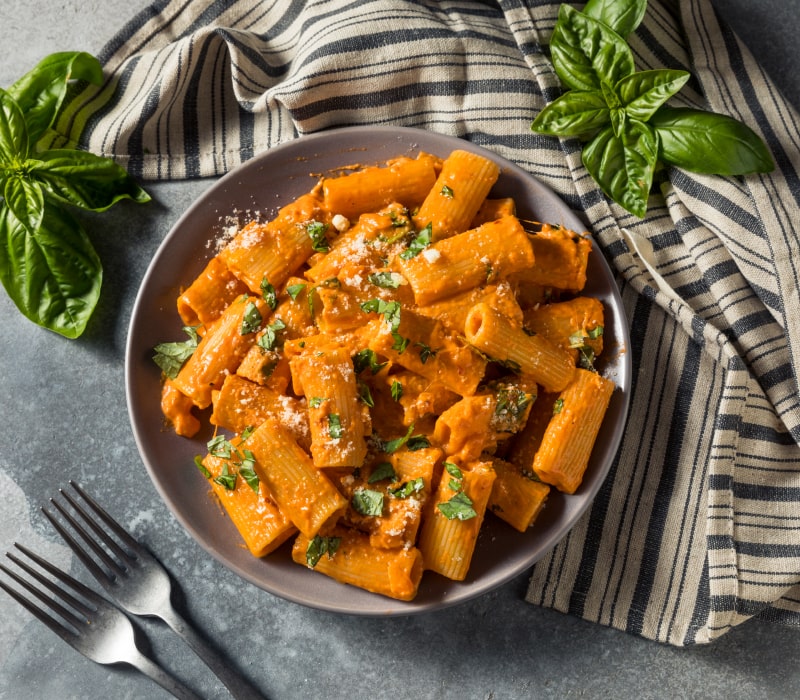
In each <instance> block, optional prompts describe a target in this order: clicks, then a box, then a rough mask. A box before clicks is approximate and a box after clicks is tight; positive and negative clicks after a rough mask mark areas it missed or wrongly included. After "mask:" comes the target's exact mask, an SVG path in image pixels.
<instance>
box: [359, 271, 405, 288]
mask: <svg viewBox="0 0 800 700" xmlns="http://www.w3.org/2000/svg"><path fill="white" fill-rule="evenodd" d="M367 279H368V280H369V281H370V282H371V283H372V284H374V285H375V286H376V287H382V288H384V289H397V288H398V287H399V286H400V285H401V284H402V283H403V278H402V277H401V276H400V275H399V274H397V273H396V272H373V273H372V274H371V275H369V277H368V278H367Z"/></svg>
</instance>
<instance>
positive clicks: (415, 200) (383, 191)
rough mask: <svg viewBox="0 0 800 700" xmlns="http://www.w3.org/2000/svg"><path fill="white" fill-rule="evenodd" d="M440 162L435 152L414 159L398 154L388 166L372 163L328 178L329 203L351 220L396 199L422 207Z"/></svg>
mask: <svg viewBox="0 0 800 700" xmlns="http://www.w3.org/2000/svg"><path fill="white" fill-rule="evenodd" d="M436 163H437V160H436V159H435V158H433V157H432V156H429V155H425V154H421V155H420V156H419V157H418V158H413V159H412V158H397V159H395V160H392V161H390V162H389V163H388V164H387V165H386V166H385V167H379V166H370V167H366V168H363V169H361V170H357V171H356V172H353V173H350V174H349V175H344V176H342V177H330V178H325V179H324V180H323V181H322V192H323V199H324V202H325V207H326V209H327V210H328V211H329V212H330V213H331V214H333V215H336V214H339V215H340V216H344V217H346V218H347V219H349V220H351V221H353V220H355V219H357V218H358V217H359V215H361V214H364V213H367V212H376V211H379V210H381V209H383V208H384V207H385V206H387V205H388V204H391V203H393V202H398V203H400V204H402V205H403V206H405V207H408V208H409V209H412V208H414V207H418V206H419V205H420V204H421V203H422V201H423V200H424V199H425V197H426V196H427V194H428V192H429V191H430V189H431V187H433V183H434V182H435V181H436V170H435V166H436Z"/></svg>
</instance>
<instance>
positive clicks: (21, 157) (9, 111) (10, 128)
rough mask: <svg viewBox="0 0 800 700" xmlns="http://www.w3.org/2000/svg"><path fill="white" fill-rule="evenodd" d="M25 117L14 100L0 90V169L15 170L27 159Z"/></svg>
mask: <svg viewBox="0 0 800 700" xmlns="http://www.w3.org/2000/svg"><path fill="white" fill-rule="evenodd" d="M28 143H29V142H28V129H27V127H26V126H25V116H24V115H23V114H22V110H21V109H20V108H19V106H18V105H17V103H16V102H15V101H14V98H13V97H12V96H11V95H10V94H9V93H7V92H6V91H5V90H3V89H0V168H2V169H3V170H9V169H15V168H16V167H17V166H19V164H20V163H22V162H24V161H25V159H26V158H27V157H28Z"/></svg>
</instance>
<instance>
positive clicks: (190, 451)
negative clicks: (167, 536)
mask: <svg viewBox="0 0 800 700" xmlns="http://www.w3.org/2000/svg"><path fill="white" fill-rule="evenodd" d="M456 148H462V149H467V150H470V151H475V152H482V153H483V154H484V155H487V156H488V157H490V158H492V159H493V160H494V161H495V162H497V163H498V164H499V165H500V166H501V169H502V174H501V175H500V178H499V180H498V182H497V184H496V185H495V188H494V189H493V191H492V195H493V196H511V197H514V198H515V200H516V202H517V206H518V210H519V214H520V217H521V218H525V219H529V220H536V221H545V222H551V223H559V224H563V225H564V226H566V227H568V228H572V229H575V230H579V231H581V230H583V229H584V226H583V224H582V223H581V222H580V220H579V219H577V218H576V216H575V215H574V214H573V213H572V212H571V211H570V210H569V209H568V208H567V207H566V205H565V204H564V203H563V202H562V201H561V200H560V199H559V198H558V197H557V196H556V195H555V194H554V193H553V192H552V191H551V190H550V189H548V188H547V187H545V186H544V185H542V184H541V183H540V182H539V181H538V180H536V179H535V178H533V177H531V176H530V175H529V174H527V173H525V172H524V171H523V170H521V169H520V168H518V167H517V166H515V165H514V164H512V163H510V162H508V161H506V160H504V159H502V158H499V157H498V156H496V155H495V154H493V153H490V152H487V151H484V150H483V149H481V148H480V147H478V146H475V145H473V144H471V143H469V142H466V141H462V140H460V139H456V138H453V137H449V136H443V135H440V134H435V133H431V132H427V131H421V130H417V129H408V128H394V127H378V128H376V127H353V128H346V129H337V130H332V131H326V132H321V133H318V134H314V135H311V136H303V137H301V138H298V139H296V140H294V141H291V142H289V143H286V144H283V145H281V146H278V147H276V148H273V149H271V150H270V151H268V152H267V153H264V154H262V155H260V156H257V157H255V158H253V159H252V160H250V161H248V162H247V163H245V164H243V165H241V166H240V167H238V168H236V169H235V170H233V171H232V172H230V173H229V174H227V175H226V176H224V177H222V178H220V180H219V181H218V182H216V183H215V184H214V185H213V186H212V187H211V188H210V189H209V190H207V191H206V192H205V194H203V195H202V196H201V197H200V198H199V199H198V200H197V201H196V202H195V203H194V204H193V205H192V206H191V207H190V208H189V209H188V210H187V211H186V212H185V213H184V214H183V216H182V217H181V218H180V220H179V221H178V222H177V223H176V224H175V226H174V228H173V229H172V231H171V232H170V233H169V234H168V235H167V237H166V238H165V239H164V242H163V243H162V244H161V246H160V248H159V250H158V252H157V253H156V255H155V257H154V258H153V261H152V263H151V265H150V267H149V269H148V271H147V274H146V275H145V278H144V280H143V282H142V286H141V289H140V290H139V294H138V297H137V300H136V304H135V307H134V309H133V315H132V318H131V324H130V332H129V336H128V346H127V354H126V388H127V396H128V407H129V412H130V418H131V424H132V427H133V432H134V435H135V438H136V442H137V444H138V447H139V450H140V453H141V456H142V459H143V461H144V464H145V465H146V467H147V470H148V472H149V473H150V477H151V478H152V480H153V482H154V483H155V486H156V488H157V490H158V492H159V493H160V494H161V496H162V498H163V499H164V501H165V502H166V504H167V505H168V506H169V508H170V509H171V510H172V512H173V513H174V514H175V517H177V518H178V520H179V521H180V522H181V523H182V524H183V526H184V527H185V528H186V529H187V530H188V531H189V532H190V533H191V535H192V536H193V537H194V538H195V539H196V540H197V541H198V542H199V543H200V544H201V545H202V546H203V547H204V548H205V549H206V550H207V551H208V552H209V553H210V554H212V555H213V556H214V557H216V558H217V559H218V560H219V561H220V562H222V563H223V564H224V565H225V566H227V567H228V568H230V569H232V570H233V571H235V572H236V573H238V574H239V575H240V576H242V577H243V578H245V579H246V580H248V581H250V582H252V583H254V584H255V585H257V586H260V587H261V588H263V589H265V590H267V591H269V592H271V593H273V594H275V595H278V596H281V597H283V598H286V599H288V600H291V601H294V602H297V603H301V604H304V605H308V606H311V607H314V608H318V609H322V610H330V611H337V612H343V613H351V614H358V615H407V614H411V613H417V612H423V611H428V610H434V609H438V608H442V607H445V606H449V605H454V604H456V603H460V602H463V601H465V600H468V599H470V598H473V597H474V596H477V595H480V594H482V593H485V592H487V591H489V590H491V589H493V588H495V587H497V586H499V585H500V584H502V583H505V582H506V581H508V580H509V579H511V578H512V577H514V576H515V575H517V574H518V573H520V572H522V571H524V570H525V569H526V568H528V567H530V566H531V565H532V564H533V563H534V562H536V561H537V560H538V559H540V558H541V557H542V556H543V555H544V554H545V553H547V552H548V551H549V550H550V549H551V548H552V547H553V546H555V545H556V543H558V542H559V540H561V539H562V538H563V537H564V535H566V533H567V532H568V531H569V529H570V528H571V527H572V526H573V525H574V524H575V522H576V520H577V519H578V518H579V517H580V516H581V514H582V513H583V512H584V511H585V510H586V508H587V507H588V506H589V505H590V503H591V501H592V499H593V498H594V496H595V494H596V493H597V491H598V489H599V488H600V486H601V484H602V482H603V480H604V479H605V477H606V474H607V473H608V470H609V468H610V466H611V463H612V461H613V459H614V456H615V454H616V451H617V448H618V446H619V442H620V440H621V437H622V433H623V430H624V424H625V417H626V414H627V406H628V399H629V393H630V382H631V367H630V355H629V353H628V352H626V350H627V349H628V347H629V339H628V332H627V327H626V324H625V314H624V311H623V308H622V301H621V299H620V296H619V292H618V290H617V287H616V284H615V283H614V279H613V276H612V274H611V271H610V269H609V267H608V265H607V263H606V262H605V260H604V258H603V257H602V254H601V252H600V251H599V249H597V248H596V247H595V250H594V251H593V253H592V255H591V256H590V262H589V271H588V279H589V281H588V284H587V287H586V290H585V293H586V294H588V295H591V296H595V297H598V298H600V299H601V300H602V302H603V304H604V306H605V334H604V344H605V348H606V349H605V351H604V358H603V359H602V361H601V362H600V363H599V364H598V368H599V369H600V370H601V371H602V372H603V373H604V374H605V375H606V376H608V377H610V378H611V379H613V380H614V381H615V382H616V384H617V389H616V391H615V392H614V395H613V397H612V400H611V405H610V407H609V411H608V414H607V416H606V418H605V422H604V424H603V426H602V430H601V434H600V436H599V438H598V440H597V444H596V446H595V449H594V453H593V456H592V460H591V463H590V465H589V468H588V471H587V473H586V477H585V479H584V482H583V484H582V486H581V487H580V489H579V490H578V491H577V493H575V494H574V495H572V496H567V495H564V494H560V493H557V492H554V493H553V494H552V495H551V496H550V498H549V500H548V502H547V505H546V507H545V509H544V511H543V512H542V514H541V515H540V516H539V518H538V519H537V521H536V523H535V525H534V527H533V528H531V529H530V530H529V531H528V532H526V533H524V534H523V533H519V532H517V531H515V530H513V529H512V528H510V527H509V526H508V525H506V524H505V523H503V522H502V521H500V520H498V519H496V518H494V517H493V516H491V515H488V514H487V517H486V519H485V521H484V525H483V528H482V531H481V534H480V537H479V541H478V546H477V548H476V551H475V555H474V558H473V562H472V566H471V568H470V571H469V576H468V577H467V579H466V580H465V581H463V582H454V581H450V580H447V579H445V578H443V577H441V576H439V575H438V574H433V573H430V572H426V573H425V575H424V576H423V580H422V584H421V585H420V589H419V594H418V596H417V598H416V599H415V600H414V601H413V602H409V603H404V602H400V601H395V600H391V599H389V598H385V597H383V596H379V595H375V594H372V593H368V592H366V591H362V590H360V589H357V588H354V587H352V586H346V585H343V584H340V583H337V582H335V581H333V580H332V579H329V578H328V577H326V576H324V575H322V574H319V573H315V572H313V571H309V570H307V569H306V568H305V567H302V566H299V565H298V564H295V563H293V562H292V560H291V556H290V545H289V544H286V545H284V546H283V547H282V548H281V549H279V550H278V551H277V552H275V553H273V554H271V555H269V556H267V557H265V558H263V559H257V558H255V557H253V556H251V555H250V554H249V553H248V552H247V550H246V549H245V548H244V546H243V544H242V542H241V539H240V537H239V535H238V533H237V532H236V530H235V528H234V526H233V525H232V524H231V522H230V521H229V520H228V519H227V517H226V516H225V515H224V514H223V513H222V511H221V508H220V507H219V505H218V504H217V503H215V502H214V499H213V496H212V495H211V494H210V489H209V487H208V484H207V482H206V480H205V479H204V478H203V477H202V475H201V474H200V473H199V472H198V471H197V469H196V468H195V466H194V464H193V458H194V456H195V455H197V454H204V453H205V443H206V440H208V439H209V434H208V433H203V434H201V435H199V436H198V437H197V438H195V439H193V440H187V439H185V438H180V437H177V436H176V435H174V433H172V432H171V431H170V430H167V429H165V427H164V422H163V418H162V415H161V411H160V408H159V401H160V374H159V369H158V368H157V367H156V365H155V364H154V363H153V361H152V355H153V347H154V346H155V345H156V344H158V343H160V342H163V341H166V340H179V339H181V337H182V333H181V325H182V324H181V321H180V319H179V317H178V315H177V312H176V309H175V299H176V297H177V295H178V291H179V289H180V288H181V287H182V286H184V287H185V286H186V285H187V284H188V283H190V282H191V281H192V280H193V279H194V277H195V276H196V275H197V274H198V273H199V272H200V271H201V270H202V269H203V267H204V265H205V263H206V260H207V257H208V256H209V255H210V254H211V252H210V250H209V248H208V246H207V242H208V241H209V240H210V239H213V238H215V237H216V236H218V235H219V234H220V233H221V231H222V229H223V227H224V226H225V224H226V216H228V215H230V214H233V213H234V212H247V211H258V212H260V213H261V214H262V215H269V214H271V213H274V212H275V211H277V209H278V208H279V207H280V206H282V205H284V204H286V203H288V202H289V201H291V200H292V199H294V198H296V197H297V196H299V195H300V194H302V193H304V192H307V191H308V190H310V189H311V187H313V185H314V184H315V182H316V178H317V176H318V175H319V174H320V173H326V172H329V171H331V170H336V169H337V168H339V167H341V166H345V165H351V164H353V163H361V164H373V163H380V162H383V161H386V160H387V159H389V158H393V157H396V156H399V155H415V154H416V153H417V152H419V151H420V150H422V151H426V152H428V153H433V154H436V155H439V156H446V155H447V154H448V153H450V152H451V151H452V150H454V149H456ZM312 173H313V175H312Z"/></svg>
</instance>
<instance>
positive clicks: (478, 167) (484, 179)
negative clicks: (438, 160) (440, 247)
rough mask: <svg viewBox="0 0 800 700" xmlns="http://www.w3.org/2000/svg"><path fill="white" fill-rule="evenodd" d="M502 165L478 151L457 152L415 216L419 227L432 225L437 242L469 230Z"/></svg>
mask: <svg viewBox="0 0 800 700" xmlns="http://www.w3.org/2000/svg"><path fill="white" fill-rule="evenodd" d="M499 175H500V168H499V167H498V166H497V164H496V163H494V162H493V161H491V160H489V159H488V158H484V157H483V156H481V155H478V154H477V153H470V152H469V151H464V150H456V151H453V152H452V153H451V154H450V155H449V156H447V158H445V160H444V163H442V171H441V172H440V173H439V177H438V178H437V179H436V183H435V184H434V185H433V187H432V188H431V191H430V192H429V193H428V195H427V197H425V201H424V202H423V203H422V206H421V207H420V208H419V211H418V212H417V213H416V214H415V216H414V222H415V223H416V225H417V228H418V229H421V228H424V227H425V226H427V225H428V224H430V225H431V235H432V237H433V240H434V241H439V240H442V239H443V238H448V237H449V236H452V235H453V234H455V233H460V232H461V231H464V230H465V229H467V228H468V227H469V225H470V223H471V222H472V220H473V219H474V218H475V215H476V214H477V213H478V210H479V209H480V208H481V205H482V204H483V202H484V201H485V199H486V195H488V194H489V190H491V189H492V186H493V185H494V183H495V182H497V178H498V176H499Z"/></svg>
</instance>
